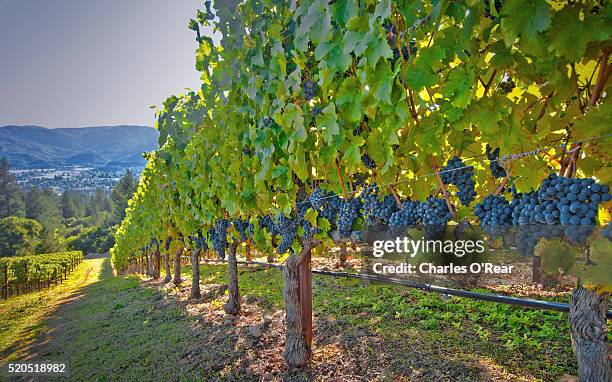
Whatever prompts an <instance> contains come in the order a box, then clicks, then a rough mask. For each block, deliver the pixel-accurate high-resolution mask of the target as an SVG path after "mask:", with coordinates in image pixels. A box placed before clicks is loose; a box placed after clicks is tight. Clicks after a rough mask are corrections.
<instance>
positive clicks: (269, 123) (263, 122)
mask: <svg viewBox="0 0 612 382" xmlns="http://www.w3.org/2000/svg"><path fill="white" fill-rule="evenodd" d="M273 123H274V120H273V119H272V118H270V117H268V116H267V115H266V116H264V117H263V119H262V120H261V125H262V126H263V127H264V129H267V128H268V127H270V126H272V124H273Z"/></svg>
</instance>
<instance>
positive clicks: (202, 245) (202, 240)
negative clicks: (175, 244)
mask: <svg viewBox="0 0 612 382" xmlns="http://www.w3.org/2000/svg"><path fill="white" fill-rule="evenodd" d="M195 244H196V249H201V250H202V252H206V251H208V243H207V242H206V237H205V236H204V234H203V233H202V231H198V234H197V236H195Z"/></svg>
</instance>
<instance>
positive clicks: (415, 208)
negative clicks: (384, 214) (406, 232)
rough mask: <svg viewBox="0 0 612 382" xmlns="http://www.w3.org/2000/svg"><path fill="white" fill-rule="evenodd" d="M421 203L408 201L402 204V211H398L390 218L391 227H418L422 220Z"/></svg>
mask: <svg viewBox="0 0 612 382" xmlns="http://www.w3.org/2000/svg"><path fill="white" fill-rule="evenodd" d="M419 204H420V203H419V202H418V201H412V200H407V201H404V202H403V203H402V209H401V210H397V211H395V212H394V213H392V214H391V216H390V217H389V227H391V228H396V227H398V228H399V227H401V228H404V227H410V226H414V225H416V224H417V223H418V222H419V220H420V215H419Z"/></svg>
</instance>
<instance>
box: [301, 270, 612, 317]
mask: <svg viewBox="0 0 612 382" xmlns="http://www.w3.org/2000/svg"><path fill="white" fill-rule="evenodd" d="M312 273H316V274H319V275H326V276H333V277H348V278H354V279H361V280H369V281H374V282H380V283H385V284H395V285H402V286H407V287H409V288H416V289H419V290H422V291H425V292H435V293H442V294H447V295H451V296H458V297H465V298H471V299H475V300H482V301H489V302H497V303H500V304H508V305H515V306H522V307H526V308H532V309H540V310H552V311H556V312H564V313H569V311H570V306H569V304H566V303H562V302H551V301H542V300H535V299H532V298H522V297H512V296H504V295H501V294H493V293H480V292H471V291H466V290H460V289H453V288H446V287H441V286H437V285H430V284H420V283H415V282H413V281H409V280H402V279H397V278H387V277H380V276H373V275H364V274H356V273H346V272H332V271H322V270H316V269H313V270H312ZM607 316H608V319H612V310H608V314H607Z"/></svg>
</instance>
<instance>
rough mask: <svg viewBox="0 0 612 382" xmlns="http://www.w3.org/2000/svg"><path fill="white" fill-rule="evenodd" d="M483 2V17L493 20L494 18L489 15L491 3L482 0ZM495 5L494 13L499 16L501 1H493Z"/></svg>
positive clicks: (488, 0)
mask: <svg viewBox="0 0 612 382" xmlns="http://www.w3.org/2000/svg"><path fill="white" fill-rule="evenodd" d="M483 2H484V6H485V14H484V16H485V17H488V18H489V19H491V20H495V16H493V15H492V14H491V3H490V0H483ZM494 4H495V11H496V12H497V14H499V12H500V11H501V8H502V1H501V0H495V2H494Z"/></svg>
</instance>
